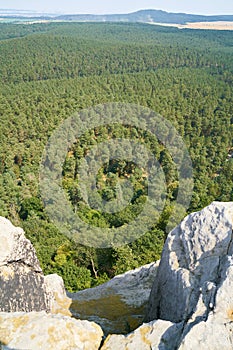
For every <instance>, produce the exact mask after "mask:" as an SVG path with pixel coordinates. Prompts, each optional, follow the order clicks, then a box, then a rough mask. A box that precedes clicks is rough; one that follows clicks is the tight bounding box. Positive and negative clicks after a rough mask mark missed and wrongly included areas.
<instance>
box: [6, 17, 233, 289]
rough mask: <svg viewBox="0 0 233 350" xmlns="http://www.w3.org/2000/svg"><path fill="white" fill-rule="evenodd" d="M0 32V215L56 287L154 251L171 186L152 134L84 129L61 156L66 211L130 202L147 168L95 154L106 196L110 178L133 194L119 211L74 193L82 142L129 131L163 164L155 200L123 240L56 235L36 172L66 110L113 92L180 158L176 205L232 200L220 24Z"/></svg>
mask: <svg viewBox="0 0 233 350" xmlns="http://www.w3.org/2000/svg"><path fill="white" fill-rule="evenodd" d="M0 40H1V41H0V44H1V45H0V77H1V82H0V135H1V137H0V216H4V217H7V218H9V219H10V220H11V221H12V222H13V223H14V224H15V225H18V226H22V227H23V228H24V229H25V231H26V233H27V235H28V238H30V240H31V241H32V243H33V245H34V247H35V248H36V250H37V255H38V257H39V259H40V262H41V265H42V267H43V270H44V271H45V273H51V272H57V273H58V274H60V275H62V277H63V279H64V281H65V285H66V288H67V289H68V290H70V291H76V290H79V289H82V288H87V287H90V286H94V285H96V284H99V283H101V282H103V281H105V280H107V279H109V278H110V277H113V276H114V275H115V274H119V273H121V272H124V271H125V270H129V269H131V268H134V267H137V266H140V265H143V264H146V263H148V262H151V261H154V260H157V259H159V258H160V253H161V250H162V247H163V243H164V239H165V237H166V231H165V227H166V225H167V222H168V219H169V216H170V214H171V213H172V212H173V208H174V203H175V201H176V197H177V191H178V188H179V179H178V178H177V169H176V165H175V164H174V161H173V159H172V157H171V155H170V153H169V151H168V150H167V149H166V147H165V145H163V144H162V143H160V142H158V140H157V139H156V138H155V137H151V135H150V134H147V133H143V132H142V130H140V129H139V128H130V127H127V126H124V127H123V126H122V125H121V126H120V127H118V128H116V129H114V128H113V127H111V125H108V126H102V127H99V128H95V129H93V130H89V132H88V133H86V134H85V135H83V136H84V137H82V138H80V139H77V140H76V143H75V144H73V145H72V146H71V147H70V149H69V151H68V152H67V157H66V160H65V162H64V166H63V182H62V185H63V188H64V192H65V193H66V196H67V198H69V200H70V203H71V204H72V206H73V210H74V214H75V215H78V216H79V217H81V219H82V220H83V221H84V222H87V223H88V224H90V225H92V226H98V227H104V228H109V229H110V228H115V227H119V226H123V225H126V224H127V223H129V222H131V220H133V219H134V217H135V215H137V214H138V213H139V212H140V211H141V210H142V207H143V204H144V203H145V200H146V198H147V175H148V174H147V173H146V171H145V169H141V168H139V167H136V166H135V165H134V164H133V163H130V162H120V161H119V162H118V161H116V162H110V161H109V162H107V163H106V164H104V165H103V167H102V168H100V169H99V173H98V179H97V182H98V191H99V194H100V195H101V197H102V198H103V199H104V200H106V201H111V200H113V199H114V198H115V195H116V186H117V184H118V182H119V181H120V180H122V181H124V180H126V179H127V181H130V182H131V184H132V188H133V189H134V193H133V196H132V198H131V201H130V202H129V204H128V205H127V207H126V209H125V210H121V211H119V212H116V213H113V214H110V213H102V212H101V211H99V210H96V209H94V208H91V207H88V206H87V205H86V203H85V201H84V199H83V198H82V195H81V194H80V189H79V180H80V179H79V175H78V172H77V169H78V167H79V164H80V162H81V160H82V158H83V157H84V156H85V155H86V154H88V153H89V152H90V149H91V148H92V146H93V145H97V144H98V143H100V142H104V141H107V140H108V139H114V138H132V139H135V140H138V141H139V142H140V143H144V144H146V146H147V147H148V148H149V149H150V151H151V152H153V154H154V155H155V158H156V159H157V160H158V162H159V163H160V164H161V167H162V169H163V171H164V174H165V175H164V176H165V180H166V188H167V193H166V194H165V195H164V196H165V198H166V205H165V208H164V210H163V212H162V214H161V217H160V219H159V221H155V222H154V225H153V227H152V228H151V230H149V231H148V232H145V234H144V235H143V236H141V237H140V238H139V239H137V240H136V241H134V242H132V243H130V244H128V245H125V246H123V247H117V246H114V245H113V246H112V247H111V248H108V249H94V248H90V247H86V246H83V245H81V244H77V243H76V242H73V241H72V240H70V239H68V237H66V236H63V235H62V234H61V233H60V232H59V230H58V228H57V227H56V226H55V225H54V224H53V222H51V221H50V219H49V218H48V216H47V214H46V212H45V210H44V207H43V203H42V200H41V197H40V191H39V174H38V173H39V165H40V161H41V157H42V153H43V149H44V147H45V145H46V143H47V141H48V139H49V136H50V135H51V134H52V132H53V131H54V130H55V128H56V127H57V126H58V125H60V123H61V122H62V121H63V120H65V119H67V118H68V117H70V116H71V115H72V114H73V113H74V112H76V111H79V110H82V109H84V108H89V107H92V106H95V105H98V104H102V103H112V102H125V103H132V104H138V105H141V106H144V107H149V108H151V109H152V110H154V111H155V112H158V113H160V114H161V115H162V116H163V117H164V118H166V119H168V120H169V121H170V122H171V123H172V124H173V125H174V127H175V128H176V129H177V131H178V133H179V134H180V135H181V136H182V139H183V141H184V143H185V144H186V146H187V148H188V150H189V154H190V157H191V159H192V163H193V172H194V191H193V196H192V200H191V203H190V207H189V208H188V212H193V211H197V210H199V209H201V208H203V207H205V206H207V205H208V204H210V203H211V202H212V201H214V200H216V201H233V157H232V155H233V144H232V135H233V118H232V116H233V101H232V96H233V62H232V54H233V49H232V48H233V37H232V33H231V32H228V31H226V32H220V31H202V30H198V31H192V30H185V31H179V30H178V29H175V28H165V27H157V26H151V25H147V24H141V23H140V24H135V23H127V24H122V23H45V24H38V23H37V24H32V25H16V24H15V25H14V24H2V23H1V24H0ZM113 124H114V120H113ZM61 215H62V213H61Z"/></svg>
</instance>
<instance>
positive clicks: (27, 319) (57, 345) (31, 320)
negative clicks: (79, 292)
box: [0, 311, 103, 350]
mask: <svg viewBox="0 0 233 350" xmlns="http://www.w3.org/2000/svg"><path fill="white" fill-rule="evenodd" d="M0 324H1V327H0V341H1V343H2V344H3V345H2V350H7V349H17V350H25V349H30V350H41V349H46V350H56V349H59V350H97V349H99V347H100V344H101V341H102V336H103V332H102V330H101V328H100V327H99V326H98V325H96V324H95V323H91V322H88V321H80V320H75V319H73V318H71V317H67V316H62V315H52V314H47V313H46V312H44V311H41V312H29V313H25V312H15V313H3V312H2V313H1V312H0ZM0 348H1V345H0Z"/></svg>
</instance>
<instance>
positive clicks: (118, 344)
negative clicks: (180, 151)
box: [101, 320, 194, 350]
mask: <svg viewBox="0 0 233 350" xmlns="http://www.w3.org/2000/svg"><path fill="white" fill-rule="evenodd" d="M181 333H182V324H174V323H172V322H169V321H162V320H157V321H152V322H150V323H147V324H143V325H142V326H140V327H139V328H137V329H136V330H135V331H134V332H132V333H130V334H129V335H126V336H124V335H116V334H114V335H109V336H108V337H107V339H106V340H105V342H104V345H103V347H102V348H101V350H151V349H154V350H155V349H159V350H174V349H175V348H176V346H177V344H178V343H179V339H180V336H181ZM193 349H194V348H193Z"/></svg>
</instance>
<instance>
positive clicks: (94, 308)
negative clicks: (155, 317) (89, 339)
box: [69, 262, 158, 334]
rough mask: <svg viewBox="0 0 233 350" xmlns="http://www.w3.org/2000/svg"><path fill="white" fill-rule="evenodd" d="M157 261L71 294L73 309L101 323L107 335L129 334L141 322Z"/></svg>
mask: <svg viewBox="0 0 233 350" xmlns="http://www.w3.org/2000/svg"><path fill="white" fill-rule="evenodd" d="M157 268H158V262H157V263H152V264H148V265H145V266H142V267H140V268H138V269H135V270H132V271H128V272H126V273H124V274H122V275H118V276H116V277H114V278H113V279H112V280H111V281H109V282H106V283H104V284H102V285H100V286H98V287H95V288H91V289H86V290H83V291H80V292H78V293H70V294H69V296H70V297H71V298H72V300H73V301H72V304H71V312H72V314H73V315H74V316H75V317H77V318H80V319H87V320H89V321H94V322H96V323H98V324H99V325H101V327H102V328H103V330H104V332H105V334H109V333H124V334H126V333H128V332H129V331H130V330H134V329H135V328H137V327H138V326H139V325H141V324H142V321H143V318H144V315H145V311H146V308H147V304H148V300H149V296H150V291H151V287H152V284H153V281H154V279H155V276H156V272H157Z"/></svg>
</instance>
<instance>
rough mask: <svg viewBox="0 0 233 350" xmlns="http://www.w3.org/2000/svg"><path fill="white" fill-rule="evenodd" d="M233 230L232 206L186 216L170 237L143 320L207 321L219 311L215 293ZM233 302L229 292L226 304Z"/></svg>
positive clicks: (220, 205) (221, 205) (232, 246)
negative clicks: (212, 312) (192, 319)
mask: <svg viewBox="0 0 233 350" xmlns="http://www.w3.org/2000/svg"><path fill="white" fill-rule="evenodd" d="M232 225H233V203H218V202H214V203H212V204H211V205H209V206H208V207H206V208H205V209H203V210H201V211H200V212H197V213H193V214H190V215H189V216H187V217H186V218H185V219H184V220H183V221H182V223H181V224H180V225H179V226H178V227H177V228H175V229H174V230H173V231H172V232H171V233H170V234H169V235H168V238H167V241H166V243H165V246H164V249H163V253H162V258H161V262H160V265H159V268H158V273H157V276H156V279H155V281H154V284H153V288H152V291H151V295H150V302H149V308H148V313H147V317H146V320H148V321H151V320H154V319H163V320H168V321H171V322H181V321H187V320H189V319H190V318H191V317H194V318H195V317H196V318H197V317H199V318H200V317H201V318H202V320H203V321H206V318H207V317H208V314H209V312H210V310H212V309H214V308H215V309H216V307H217V306H218V305H217V304H216V292H217V291H218V293H220V290H221V289H220V286H221V284H222V283H223V282H224V280H225V279H226V277H227V272H226V268H227V266H228V265H229V264H231V263H230V262H229V261H230V260H227V259H228V257H231V256H232V253H233V244H232ZM226 261H228V262H226ZM228 278H229V277H228ZM228 282H229V281H228ZM232 298H233V295H232V292H229V296H228V299H230V300H232ZM223 304H224V305H225V306H226V303H223ZM224 305H223V306H224Z"/></svg>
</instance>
